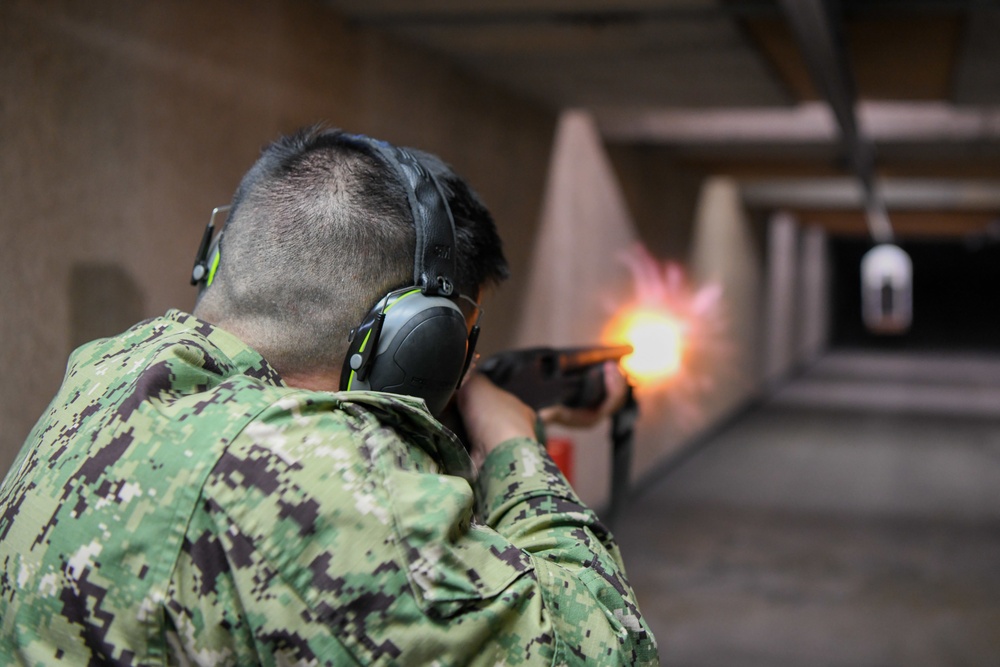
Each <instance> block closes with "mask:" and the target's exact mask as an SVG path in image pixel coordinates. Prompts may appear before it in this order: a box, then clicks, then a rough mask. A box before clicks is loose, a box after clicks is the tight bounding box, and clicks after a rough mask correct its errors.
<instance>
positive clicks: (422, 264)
mask: <svg viewBox="0 0 1000 667" xmlns="http://www.w3.org/2000/svg"><path fill="white" fill-rule="evenodd" d="M352 139H356V140H358V141H359V142H361V143H363V144H365V145H367V146H369V147H371V149H372V150H373V151H375V152H376V153H377V154H378V156H379V157H380V158H381V159H382V160H383V161H384V162H385V163H386V164H387V165H389V167H390V168H392V170H393V171H394V172H395V173H396V175H397V177H398V178H399V180H400V181H401V182H402V184H403V186H404V187H405V188H406V196H407V200H408V201H409V204H410V212H411V214H412V217H413V226H414V229H415V230H416V237H417V242H416V247H415V249H414V257H413V284H414V285H416V286H418V287H420V291H421V292H423V293H424V294H426V295H427V296H446V297H451V296H454V295H455V290H456V285H455V249H454V248H455V219H454V218H453V217H452V214H451V209H449V208H448V204H447V203H446V202H447V198H446V197H445V194H444V191H443V190H442V189H441V184H440V183H439V182H438V180H437V179H436V178H434V176H433V175H431V173H430V172H429V171H427V168H426V167H424V165H422V164H421V163H420V161H419V160H418V159H417V158H416V156H414V155H413V154H412V153H410V152H409V151H408V150H406V149H405V148H399V147H398V146H393V145H392V144H388V143H386V142H384V141H378V140H376V139H372V138H370V137H365V136H361V135H353V136H352Z"/></svg>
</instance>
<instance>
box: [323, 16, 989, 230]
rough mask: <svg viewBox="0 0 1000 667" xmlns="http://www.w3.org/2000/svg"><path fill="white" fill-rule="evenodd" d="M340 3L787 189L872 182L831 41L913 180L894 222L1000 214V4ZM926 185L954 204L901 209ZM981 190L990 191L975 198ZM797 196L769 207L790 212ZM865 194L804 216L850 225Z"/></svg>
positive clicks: (667, 144) (865, 108) (674, 153)
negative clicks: (823, 20)
mask: <svg viewBox="0 0 1000 667" xmlns="http://www.w3.org/2000/svg"><path fill="white" fill-rule="evenodd" d="M326 1H327V3H328V4H329V5H331V6H333V7H334V8H336V9H337V10H338V11H339V12H340V13H342V14H343V15H345V16H346V17H347V18H348V19H349V20H350V21H352V22H353V23H355V24H357V25H360V26H365V27H368V28H372V29H377V30H384V31H386V32H388V33H391V34H393V35H395V36H397V37H398V38H400V39H403V40H406V41H409V42H412V43H416V44H418V45H420V46H421V47H423V48H426V49H428V50H431V51H434V52H437V53H439V54H442V55H443V56H444V57H446V58H448V59H450V60H451V61H452V62H454V63H455V64H456V66H458V67H460V68H463V69H465V70H467V71H468V72H470V73H471V74H473V75H475V76H478V77H481V78H486V79H489V80H492V81H494V82H497V83H498V84H500V85H502V86H504V87H506V88H507V89H509V90H511V91H513V92H515V93H516V94H519V95H521V96H524V97H526V98H529V99H532V100H535V101H536V102H538V103H539V104H542V105H544V106H546V107H548V108H551V109H553V110H558V109H563V108H569V107H584V108H588V109H590V110H592V111H593V113H594V114H595V117H596V118H597V119H598V123H599V125H600V127H601V129H602V132H603V134H604V136H605V138H606V140H607V141H608V142H611V143H618V144H633V145H641V146H643V147H644V150H648V151H662V152H663V154H664V156H667V157H669V159H674V160H680V161H682V162H686V163H688V164H692V165H698V168H701V169H704V170H706V171H713V172H727V173H734V174H736V175H738V176H741V177H743V178H747V179H768V178H776V177H779V176H780V177H782V178H783V179H785V180H784V181H782V183H784V184H785V185H786V186H788V185H789V181H788V179H789V178H790V177H792V176H806V177H811V178H813V179H815V178H816V177H837V176H840V177H844V176H848V177H856V176H857V175H858V174H857V169H856V165H855V164H854V162H853V161H852V158H853V157H856V155H855V154H854V151H853V149H852V147H851V146H850V145H849V143H850V142H847V143H845V141H844V138H845V134H844V130H845V128H844V123H843V118H841V117H838V116H837V115H836V114H835V113H831V111H830V109H831V106H830V104H829V102H831V101H832V102H833V103H834V104H833V108H834V109H835V110H836V108H837V104H836V103H837V100H836V99H831V91H830V87H829V85H828V84H830V83H831V81H830V79H831V78H833V79H836V78H837V75H836V74H833V75H831V74H830V73H829V72H830V69H829V68H828V69H827V70H826V73H823V70H822V68H817V66H816V62H815V58H814V59H813V62H810V55H812V56H815V49H814V48H813V47H814V46H815V45H816V43H819V42H822V41H823V40H824V39H826V38H831V39H832V41H833V43H834V46H840V47H842V51H840V52H838V53H835V54H833V55H836V56H837V57H836V58H835V61H836V62H833V65H834V68H833V69H837V66H839V68H840V72H841V74H842V75H843V77H842V78H843V80H842V81H839V82H838V81H834V82H833V83H834V84H835V86H834V88H835V89H836V85H840V91H841V93H845V91H846V93H845V94H846V98H845V97H844V96H843V95H842V96H841V100H840V101H841V102H844V100H845V99H846V101H847V102H849V106H848V107H847V108H848V109H849V110H850V109H853V110H854V113H853V119H854V120H855V121H856V122H857V131H858V132H859V133H860V134H861V136H862V138H863V139H864V140H865V142H867V144H868V145H870V147H871V148H872V152H873V155H874V161H873V164H874V179H875V181H876V182H877V183H879V184H882V183H884V182H886V179H895V186H894V187H895V188H896V189H895V192H896V193H897V197H896V199H895V200H894V201H893V202H892V206H893V207H894V208H895V209H896V211H895V212H893V217H894V218H896V219H899V218H900V214H902V218H903V219H904V220H905V218H906V214H907V212H908V211H910V210H911V209H913V210H916V211H918V213H919V214H918V215H917V216H916V217H917V218H919V219H920V220H921V226H920V227H919V229H920V230H921V232H920V233H928V231H929V233H966V232H967V231H968V228H969V227H970V226H971V227H972V228H977V227H979V226H982V225H983V224H986V223H988V222H989V221H990V220H994V219H997V217H998V215H1000V190H998V188H997V187H993V185H994V183H997V184H1000V39H998V38H997V35H1000V0H842V1H840V2H824V1H823V0H659V1H657V0H326ZM805 5H810V6H818V7H821V8H822V9H824V10H828V12H829V13H828V14H827V18H828V19H829V21H828V23H827V25H826V26H825V30H823V31H820V32H812V33H809V32H806V33H803V32H802V27H801V24H799V25H798V26H797V25H796V23H795V21H794V17H793V16H792V14H794V13H795V12H796V11H798V9H800V8H801V7H802V6H805ZM810 51H813V53H812V54H810ZM820 64H821V65H822V64H823V63H820ZM826 64H828V65H829V64H830V62H827V63H826ZM848 113H850V111H848ZM838 121H839V122H838ZM916 179H933V185H934V188H935V191H936V192H940V193H941V203H940V204H935V203H933V202H928V199H927V197H926V196H924V197H922V198H920V200H919V203H918V204H913V205H911V204H908V203H907V202H908V200H906V199H905V198H903V199H902V200H900V199H899V196H898V193H901V192H908V191H912V192H920V191H921V187H920V183H921V181H920V180H916ZM862 180H863V179H862ZM859 182H860V181H859ZM970 183H972V184H973V185H974V186H975V188H976V192H977V193H979V195H980V196H977V197H970V198H968V199H967V200H966V199H963V197H962V193H963V192H966V191H967V190H968V186H969V184H970ZM780 185H781V183H775V184H770V186H769V188H770V189H768V188H764V189H763V190H758V191H757V196H758V199H757V200H756V201H757V202H758V204H760V205H765V203H764V200H761V199H760V196H761V195H760V193H761V192H768V193H770V196H771V199H770V200H766V205H771V204H775V205H776V204H778V203H780V199H781V193H782V192H785V191H787V190H788V188H787V187H786V188H785V190H782V188H781V187H778V186H780ZM790 187H791V188H792V190H794V189H795V188H794V186H790ZM862 190H863V188H860V189H855V191H851V189H850V187H848V188H844V187H839V190H838V188H826V190H825V192H826V193H827V197H826V199H817V200H815V201H813V202H811V203H810V202H805V203H803V202H802V201H801V195H800V196H799V198H798V200H796V201H797V202H798V203H797V204H792V206H793V207H798V208H800V209H801V210H804V211H812V212H813V213H821V214H823V212H826V213H829V214H830V215H831V216H832V217H831V219H836V220H837V222H836V224H839V225H842V226H843V225H844V224H846V223H844V211H846V210H852V209H853V210H855V211H856V210H857V207H858V205H859V204H858V202H859V196H860V195H859V192H861V191H862ZM879 190H881V185H880V187H879ZM835 191H840V192H843V193H845V194H843V195H842V197H841V198H840V199H835V198H834V195H833V194H831V193H833V192H835ZM984 192H985V193H987V194H986V195H985V196H982V195H983V193H984ZM935 215H936V216H937V217H938V218H939V219H940V221H941V222H939V223H937V224H928V223H927V220H928V219H933V218H934V216H935ZM821 217H822V216H821ZM862 217H863V216H862ZM904 226H905V225H904ZM959 230H961V231H959Z"/></svg>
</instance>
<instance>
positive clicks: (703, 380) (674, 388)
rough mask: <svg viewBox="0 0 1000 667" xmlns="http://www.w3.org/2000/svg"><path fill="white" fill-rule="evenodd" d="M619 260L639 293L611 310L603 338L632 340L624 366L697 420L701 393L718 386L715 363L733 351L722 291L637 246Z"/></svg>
mask: <svg viewBox="0 0 1000 667" xmlns="http://www.w3.org/2000/svg"><path fill="white" fill-rule="evenodd" d="M621 259H622V260H623V261H624V262H625V263H626V264H627V265H628V267H629V270H630V271H631V273H632V278H633V285H634V288H635V297H634V299H633V300H632V301H631V302H629V303H628V304H627V305H626V306H624V307H621V308H619V309H618V311H617V312H616V313H615V314H614V315H613V317H612V319H611V321H610V322H609V323H608V325H607V326H606V327H605V329H604V334H603V336H602V338H603V342H604V343H605V344H607V345H621V344H628V345H631V346H632V347H633V348H634V350H635V351H634V352H633V353H632V354H630V355H628V356H626V357H624V358H623V359H622V367H623V368H624V369H625V371H626V373H627V374H628V376H629V378H630V379H631V380H632V382H633V384H635V385H636V387H637V389H639V390H640V391H643V392H646V391H653V392H655V393H657V394H660V395H662V396H663V397H666V396H668V395H669V396H670V399H671V404H672V405H673V406H674V408H675V411H676V413H677V416H678V418H679V419H680V420H681V421H685V422H694V421H697V413H698V412H699V410H698V404H699V403H700V398H701V396H702V395H703V394H705V393H706V392H709V391H711V390H712V388H713V387H714V385H715V382H714V380H715V377H714V375H715V373H716V372H717V371H716V370H712V368H713V366H717V362H718V361H720V360H722V359H724V358H726V357H727V356H728V354H729V353H728V345H727V344H726V342H725V340H726V338H727V336H726V335H725V329H726V326H725V318H724V317H723V312H722V311H723V307H722V306H723V303H722V290H721V288H720V287H719V286H718V285H714V284H710V285H705V286H702V287H700V288H697V289H694V288H692V287H691V286H690V284H689V283H688V281H687V279H686V278H685V276H684V272H683V270H682V269H681V267H680V266H679V265H678V264H674V263H660V262H658V261H657V260H656V259H655V258H653V257H652V256H651V255H650V254H649V252H648V251H647V250H646V249H645V248H643V247H642V246H639V245H637V246H635V247H633V248H631V249H630V250H629V251H628V252H626V253H624V254H623V255H622V257H621ZM713 360H714V361H713Z"/></svg>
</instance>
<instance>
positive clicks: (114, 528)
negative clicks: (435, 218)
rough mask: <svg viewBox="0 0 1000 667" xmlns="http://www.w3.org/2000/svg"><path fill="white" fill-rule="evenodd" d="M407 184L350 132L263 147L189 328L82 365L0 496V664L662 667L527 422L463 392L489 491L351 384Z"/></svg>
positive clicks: (418, 422) (597, 539) (466, 251)
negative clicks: (353, 355)
mask: <svg viewBox="0 0 1000 667" xmlns="http://www.w3.org/2000/svg"><path fill="white" fill-rule="evenodd" d="M421 159H422V160H423V161H424V163H425V164H426V165H427V167H428V169H429V170H430V171H431V172H432V173H434V174H435V175H436V176H437V178H438V180H439V181H440V182H441V183H442V185H443V186H444V190H445V192H446V193H447V196H448V202H449V205H450V207H451V209H452V211H453V213H454V217H455V224H456V227H457V228H458V231H457V241H456V247H457V253H458V254H459V257H460V262H459V277H460V278H461V281H462V282H463V283H464V284H463V285H461V286H460V287H462V289H463V290H464V291H465V292H466V293H472V294H477V293H478V291H479V288H480V287H482V286H485V285H488V284H490V283H492V282H496V281H498V280H499V279H501V278H503V277H504V276H505V272H506V263H505V260H504V259H503V255H502V252H501V250H500V244H499V239H498V238H497V237H496V232H495V228H494V226H493V223H492V220H491V219H490V217H489V214H488V213H487V212H486V210H485V209H484V208H483V207H482V205H481V204H480V202H479V201H478V199H477V198H476V197H475V195H474V194H473V193H472V192H471V191H470V190H469V189H468V188H467V186H466V185H465V184H464V182H462V181H461V180H460V179H459V178H458V177H457V176H455V175H454V174H453V173H452V172H451V171H450V170H449V169H448V168H447V167H445V166H444V165H442V164H441V163H440V162H439V161H436V160H435V159H434V158H432V157H431V156H426V155H423V157H422V158H421ZM401 187H402V186H401V185H400V184H399V183H398V182H396V179H394V178H393V177H392V174H391V173H390V171H388V170H387V168H386V165H384V164H382V163H381V161H380V160H379V159H378V156H377V155H375V154H372V153H370V152H366V151H365V150H363V148H359V147H358V145H356V143H353V142H351V141H347V140H345V139H344V135H341V134H340V133H338V132H335V131H319V130H315V129H314V130H309V131H305V132H303V133H300V134H298V135H296V136H294V137H290V138H285V139H282V140H280V141H278V142H276V143H275V144H274V145H272V146H271V147H269V148H267V149H266V150H265V152H264V153H263V155H262V157H261V159H260V160H259V161H258V163H257V164H256V165H255V166H254V167H253V169H251V171H250V172H249V173H248V174H247V176H246V177H245V178H244V180H243V182H242V183H241V185H240V189H239V190H238V191H237V194H236V196H235V198H234V204H233V210H232V213H231V217H230V221H229V223H228V225H227V228H226V232H225V238H224V244H223V246H222V247H223V250H224V252H223V253H222V257H223V259H222V261H221V264H220V267H219V270H218V273H217V276H216V278H215V280H214V282H213V283H212V285H211V286H210V287H209V288H207V289H206V290H204V292H203V293H202V294H201V296H200V299H199V302H198V305H197V306H196V308H195V311H194V315H191V314H187V313H183V312H179V311H170V312H168V313H167V314H166V315H165V316H163V317H159V318H156V319H153V320H150V321H146V322H142V323H139V324H137V325H136V326H134V327H133V328H131V329H130V330H128V331H126V332H125V333H123V334H121V335H119V336H116V337H113V338H109V339H104V340H99V341H95V342H93V343H90V344H88V345H85V346H83V347H81V348H80V349H78V350H77V351H76V352H74V354H73V355H72V357H71V359H70V362H69V366H68V370H67V373H66V378H65V381H64V383H63V385H62V387H61V389H60V390H59V393H58V394H57V395H56V397H55V398H54V400H53V401H52V403H51V405H50V407H49V408H48V410H47V412H46V413H45V414H44V415H43V416H42V418H41V419H40V420H39V422H38V424H37V425H36V426H35V429H34V430H33V431H32V433H31V435H30V436H29V437H28V440H27V442H26V443H25V446H24V449H23V450H22V452H21V453H20V455H19V457H18V459H17V460H16V461H15V463H14V465H13V467H12V468H11V470H10V472H9V474H8V475H7V478H6V480H5V481H4V484H3V487H2V489H0V663H2V664H26V665H60V664H66V665H84V664H87V665H97V664H114V665H168V664H196V665H254V664H265V665H352V664H382V665H396V664H400V665H442V666H444V665H467V664H468V665H490V666H493V665H570V664H587V665H623V664H644V665H645V664H655V663H656V661H657V656H656V645H655V641H654V639H653V636H652V634H651V633H650V631H649V629H648V627H647V626H646V624H645V622H644V621H643V619H642V617H641V616H640V614H639V610H638V609H637V607H636V602H635V597H634V595H633V592H632V590H631V589H630V587H629V585H628V583H627V581H626V579H625V575H624V572H623V568H622V564H621V559H620V556H619V554H618V551H617V547H616V546H615V544H614V542H613V540H612V538H611V536H610V535H609V534H608V532H607V531H606V530H605V528H604V527H603V526H602V525H601V523H600V522H599V521H598V519H597V517H596V516H595V515H594V514H593V513H592V512H591V511H590V510H589V509H588V508H586V507H585V506H584V505H583V504H582V503H581V502H580V500H579V499H578V498H577V497H576V495H575V494H574V492H573V491H572V489H571V488H570V487H569V485H568V484H567V483H566V481H565V479H564V478H563V477H562V475H561V474H560V473H559V471H558V470H557V469H556V467H555V466H554V465H553V463H552V461H551V459H549V457H548V455H547V454H546V452H545V450H544V448H543V447H541V446H540V445H539V443H538V442H537V441H536V440H535V438H534V436H533V433H534V425H535V415H534V413H533V412H531V410H529V409H528V408H527V407H526V406H524V404H522V403H520V402H519V401H518V400H517V399H516V398H514V397H513V396H511V395H510V394H507V393H506V392H503V391H501V390H499V389H498V388H497V387H495V386H494V385H492V384H491V383H489V381H487V380H485V379H484V378H482V377H479V376H473V377H471V378H470V379H469V380H468V381H466V383H465V384H464V385H463V387H462V389H461V390H460V392H459V394H458V396H457V399H458V405H459V409H460V411H461V414H462V416H463V418H464V422H465V426H466V429H467V431H468V436H469V440H470V441H471V443H472V447H473V453H474V454H475V455H476V456H477V457H480V458H481V465H480V466H479V467H478V472H477V468H476V466H474V464H473V463H472V459H471V458H470V455H469V453H467V451H466V449H465V448H464V447H463V445H462V444H461V443H460V442H459V441H458V440H457V439H456V437H455V436H454V435H453V434H452V433H451V432H450V431H449V430H447V429H445V428H444V427H442V426H441V424H440V423H438V421H436V420H435V419H434V417H433V416H432V415H431V414H430V413H429V412H428V411H427V409H426V406H425V404H424V403H423V401H421V400H418V399H414V398H410V397H405V396H397V395H392V394H386V393H376V392H364V391H349V392H338V391H336V389H337V388H338V386H339V374H340V369H341V360H342V359H343V357H344V354H345V350H346V338H347V332H348V331H349V330H350V328H351V327H353V326H356V324H357V322H359V321H360V319H361V317H362V315H363V314H364V312H365V311H366V310H367V308H369V307H370V305H371V303H373V302H374V301H375V300H376V299H377V298H378V297H379V296H380V295H381V294H384V293H385V292H386V291H387V290H388V289H391V288H393V286H395V285H397V284H398V283H400V282H401V281H402V282H403V283H404V284H405V281H407V280H409V279H410V277H411V276H410V275H409V274H411V273H412V266H413V265H412V257H413V254H412V253H413V250H412V248H413V229H412V227H413V222H412V220H411V219H409V214H408V212H407V208H406V203H405V201H406V200H405V197H406V193H405V192H404V191H402V189H401ZM362 228H363V229H362Z"/></svg>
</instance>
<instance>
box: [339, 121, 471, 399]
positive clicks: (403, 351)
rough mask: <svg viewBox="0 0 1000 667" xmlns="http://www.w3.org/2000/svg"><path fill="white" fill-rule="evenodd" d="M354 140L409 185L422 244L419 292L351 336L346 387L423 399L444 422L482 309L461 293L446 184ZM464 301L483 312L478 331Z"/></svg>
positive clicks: (416, 277)
mask: <svg viewBox="0 0 1000 667" xmlns="http://www.w3.org/2000/svg"><path fill="white" fill-rule="evenodd" d="M351 139H352V140H355V141H357V142H359V143H361V144H364V145H366V146H368V147H370V149H371V150H372V151H373V152H374V153H375V154H376V156H377V157H378V158H380V159H382V160H383V161H384V162H385V163H386V164H387V165H389V166H390V168H391V169H392V170H393V171H394V172H395V173H396V174H397V176H398V177H399V179H400V181H401V182H402V183H403V185H404V187H405V188H406V191H407V198H408V200H409V205H410V211H411V213H412V216H413V225H414V228H415V229H416V239H417V242H416V251H415V253H414V265H413V286H411V287H406V288H403V289H400V290H395V291H392V292H390V293H389V294H387V295H385V296H384V297H383V298H382V299H380V300H379V302H378V303H377V304H375V307H374V308H372V310H371V311H370V312H369V313H368V315H367V316H366V317H365V319H364V320H363V321H362V323H361V324H360V325H359V326H358V327H357V328H356V329H354V330H353V331H352V332H351V338H350V345H349V348H348V352H347V356H346V357H345V359H344V366H343V369H342V371H341V375H340V388H341V389H343V390H358V389H367V390H373V391H384V392H390V393H394V394H406V395H409V396H416V397H418V398H422V399H424V401H425V402H426V403H427V407H428V409H429V410H430V411H431V413H432V414H435V415H437V414H440V413H441V411H442V410H444V407H445V406H446V405H447V403H448V401H449V400H450V399H451V396H452V394H453V393H454V392H455V390H456V389H457V388H458V385H459V383H460V382H461V381H462V377H463V376H464V375H465V372H466V371H467V370H468V367H469V362H470V361H471V360H472V356H473V353H474V351H475V346H476V339H477V338H478V336H479V324H478V313H479V312H481V311H480V309H479V306H478V304H476V303H475V301H474V300H473V299H471V298H469V297H468V296H464V295H460V294H458V293H456V281H455V275H456V274H455V221H454V218H453V217H452V214H451V209H450V208H449V207H448V203H447V200H446V199H445V196H444V193H443V192H442V190H441V185H440V183H438V181H437V179H436V178H434V176H433V175H432V174H431V173H430V172H429V171H427V169H426V168H425V167H424V165H422V164H421V163H420V161H419V159H417V157H416V156H414V155H413V154H412V153H410V152H409V151H407V150H405V149H403V148H398V147H396V146H392V145H390V144H387V143H384V142H381V141H376V140H374V139H370V138H368V137H363V136H352V137H351ZM457 299H464V300H466V301H468V302H470V303H471V304H472V305H473V306H474V307H475V309H476V313H477V315H476V322H475V323H474V324H473V326H472V328H471V330H470V329H469V327H468V324H467V322H466V318H465V314H464V313H463V312H462V310H461V309H460V308H459V307H458V305H457V302H456V300H457Z"/></svg>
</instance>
